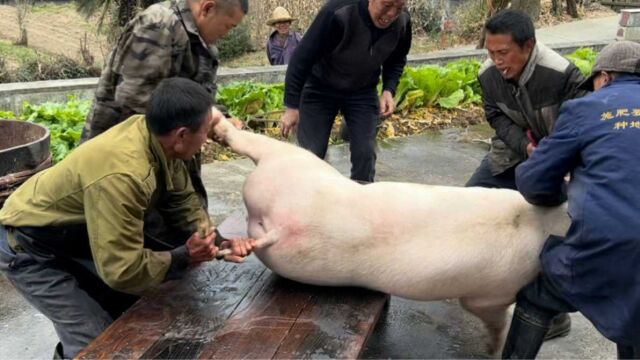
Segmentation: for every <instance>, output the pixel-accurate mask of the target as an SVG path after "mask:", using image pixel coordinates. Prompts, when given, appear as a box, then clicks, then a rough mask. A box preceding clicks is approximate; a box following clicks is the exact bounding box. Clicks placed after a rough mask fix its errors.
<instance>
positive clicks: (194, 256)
mask: <svg viewBox="0 0 640 360" xmlns="http://www.w3.org/2000/svg"><path fill="white" fill-rule="evenodd" d="M201 233H202V232H201V231H197V232H195V233H194V234H193V235H191V237H190V238H189V240H187V243H186V247H187V251H188V253H189V263H190V264H191V265H195V264H199V263H201V262H205V261H211V260H214V259H216V258H218V257H222V258H223V259H224V260H225V261H229V262H236V263H240V262H243V261H244V260H245V258H246V257H247V256H249V255H250V254H251V252H252V251H253V249H255V247H256V241H255V240H254V239H251V238H240V237H238V238H234V239H224V240H223V241H222V242H221V243H220V247H218V246H216V245H215V244H216V237H217V234H218V232H216V231H215V228H213V227H212V228H211V229H210V231H209V234H208V235H203V234H201Z"/></svg>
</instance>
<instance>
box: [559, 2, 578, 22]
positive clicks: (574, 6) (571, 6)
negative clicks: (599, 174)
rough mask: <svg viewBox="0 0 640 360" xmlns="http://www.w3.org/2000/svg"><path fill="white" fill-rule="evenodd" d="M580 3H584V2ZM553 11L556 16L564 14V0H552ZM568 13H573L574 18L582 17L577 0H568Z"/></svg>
mask: <svg viewBox="0 0 640 360" xmlns="http://www.w3.org/2000/svg"><path fill="white" fill-rule="evenodd" d="M580 3H581V4H582V2H580ZM551 13H552V14H553V15H555V16H560V15H561V14H562V0H551ZM567 14H569V15H571V17H572V18H574V19H577V18H579V17H580V15H579V14H578V3H577V2H576V0H567Z"/></svg>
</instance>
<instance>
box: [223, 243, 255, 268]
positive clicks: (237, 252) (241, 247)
mask: <svg viewBox="0 0 640 360" xmlns="http://www.w3.org/2000/svg"><path fill="white" fill-rule="evenodd" d="M255 247H256V240H255V239H251V238H234V239H231V240H227V241H224V242H223V243H222V244H220V248H221V249H223V250H224V249H230V250H231V254H230V255H225V257H224V260H225V261H230V262H235V263H241V262H243V261H244V259H245V258H246V257H247V256H249V255H250V254H251V252H252V251H253V249H255Z"/></svg>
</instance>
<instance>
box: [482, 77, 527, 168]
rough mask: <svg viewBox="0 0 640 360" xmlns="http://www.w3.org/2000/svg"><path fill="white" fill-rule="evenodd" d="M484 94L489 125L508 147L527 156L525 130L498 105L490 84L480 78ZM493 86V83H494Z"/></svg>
mask: <svg viewBox="0 0 640 360" xmlns="http://www.w3.org/2000/svg"><path fill="white" fill-rule="evenodd" d="M480 85H481V86H482V92H483V94H484V112H485V116H486V118H487V121H488V122H489V125H491V127H492V128H493V129H494V130H495V131H496V135H497V136H498V138H499V139H500V140H502V141H503V142H504V143H505V144H506V145H507V146H508V147H509V148H511V149H512V150H513V151H515V152H516V153H518V154H520V155H521V156H523V157H524V158H526V157H527V145H529V139H528V138H527V134H526V132H525V130H524V129H523V128H522V127H520V126H519V125H517V124H516V123H514V122H513V121H512V120H511V119H510V118H509V117H508V116H507V115H506V114H505V113H504V112H503V111H502V110H501V109H500V108H499V107H498V104H497V102H496V101H495V100H494V98H493V94H492V92H491V86H492V85H487V84H485V83H484V82H483V81H482V79H480ZM494 86H495V85H494Z"/></svg>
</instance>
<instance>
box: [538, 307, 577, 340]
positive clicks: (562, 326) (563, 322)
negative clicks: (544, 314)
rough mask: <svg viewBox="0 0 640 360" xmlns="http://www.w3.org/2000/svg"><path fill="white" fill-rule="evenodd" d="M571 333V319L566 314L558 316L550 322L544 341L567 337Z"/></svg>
mask: <svg viewBox="0 0 640 360" xmlns="http://www.w3.org/2000/svg"><path fill="white" fill-rule="evenodd" d="M569 331H571V317H570V316H569V314H567V313H563V314H559V315H557V316H556V317H554V318H553V319H552V320H551V326H550V327H549V331H548V332H547V335H546V336H545V337H544V341H547V340H551V339H555V338H559V337H563V336H567V335H568V334H569Z"/></svg>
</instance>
